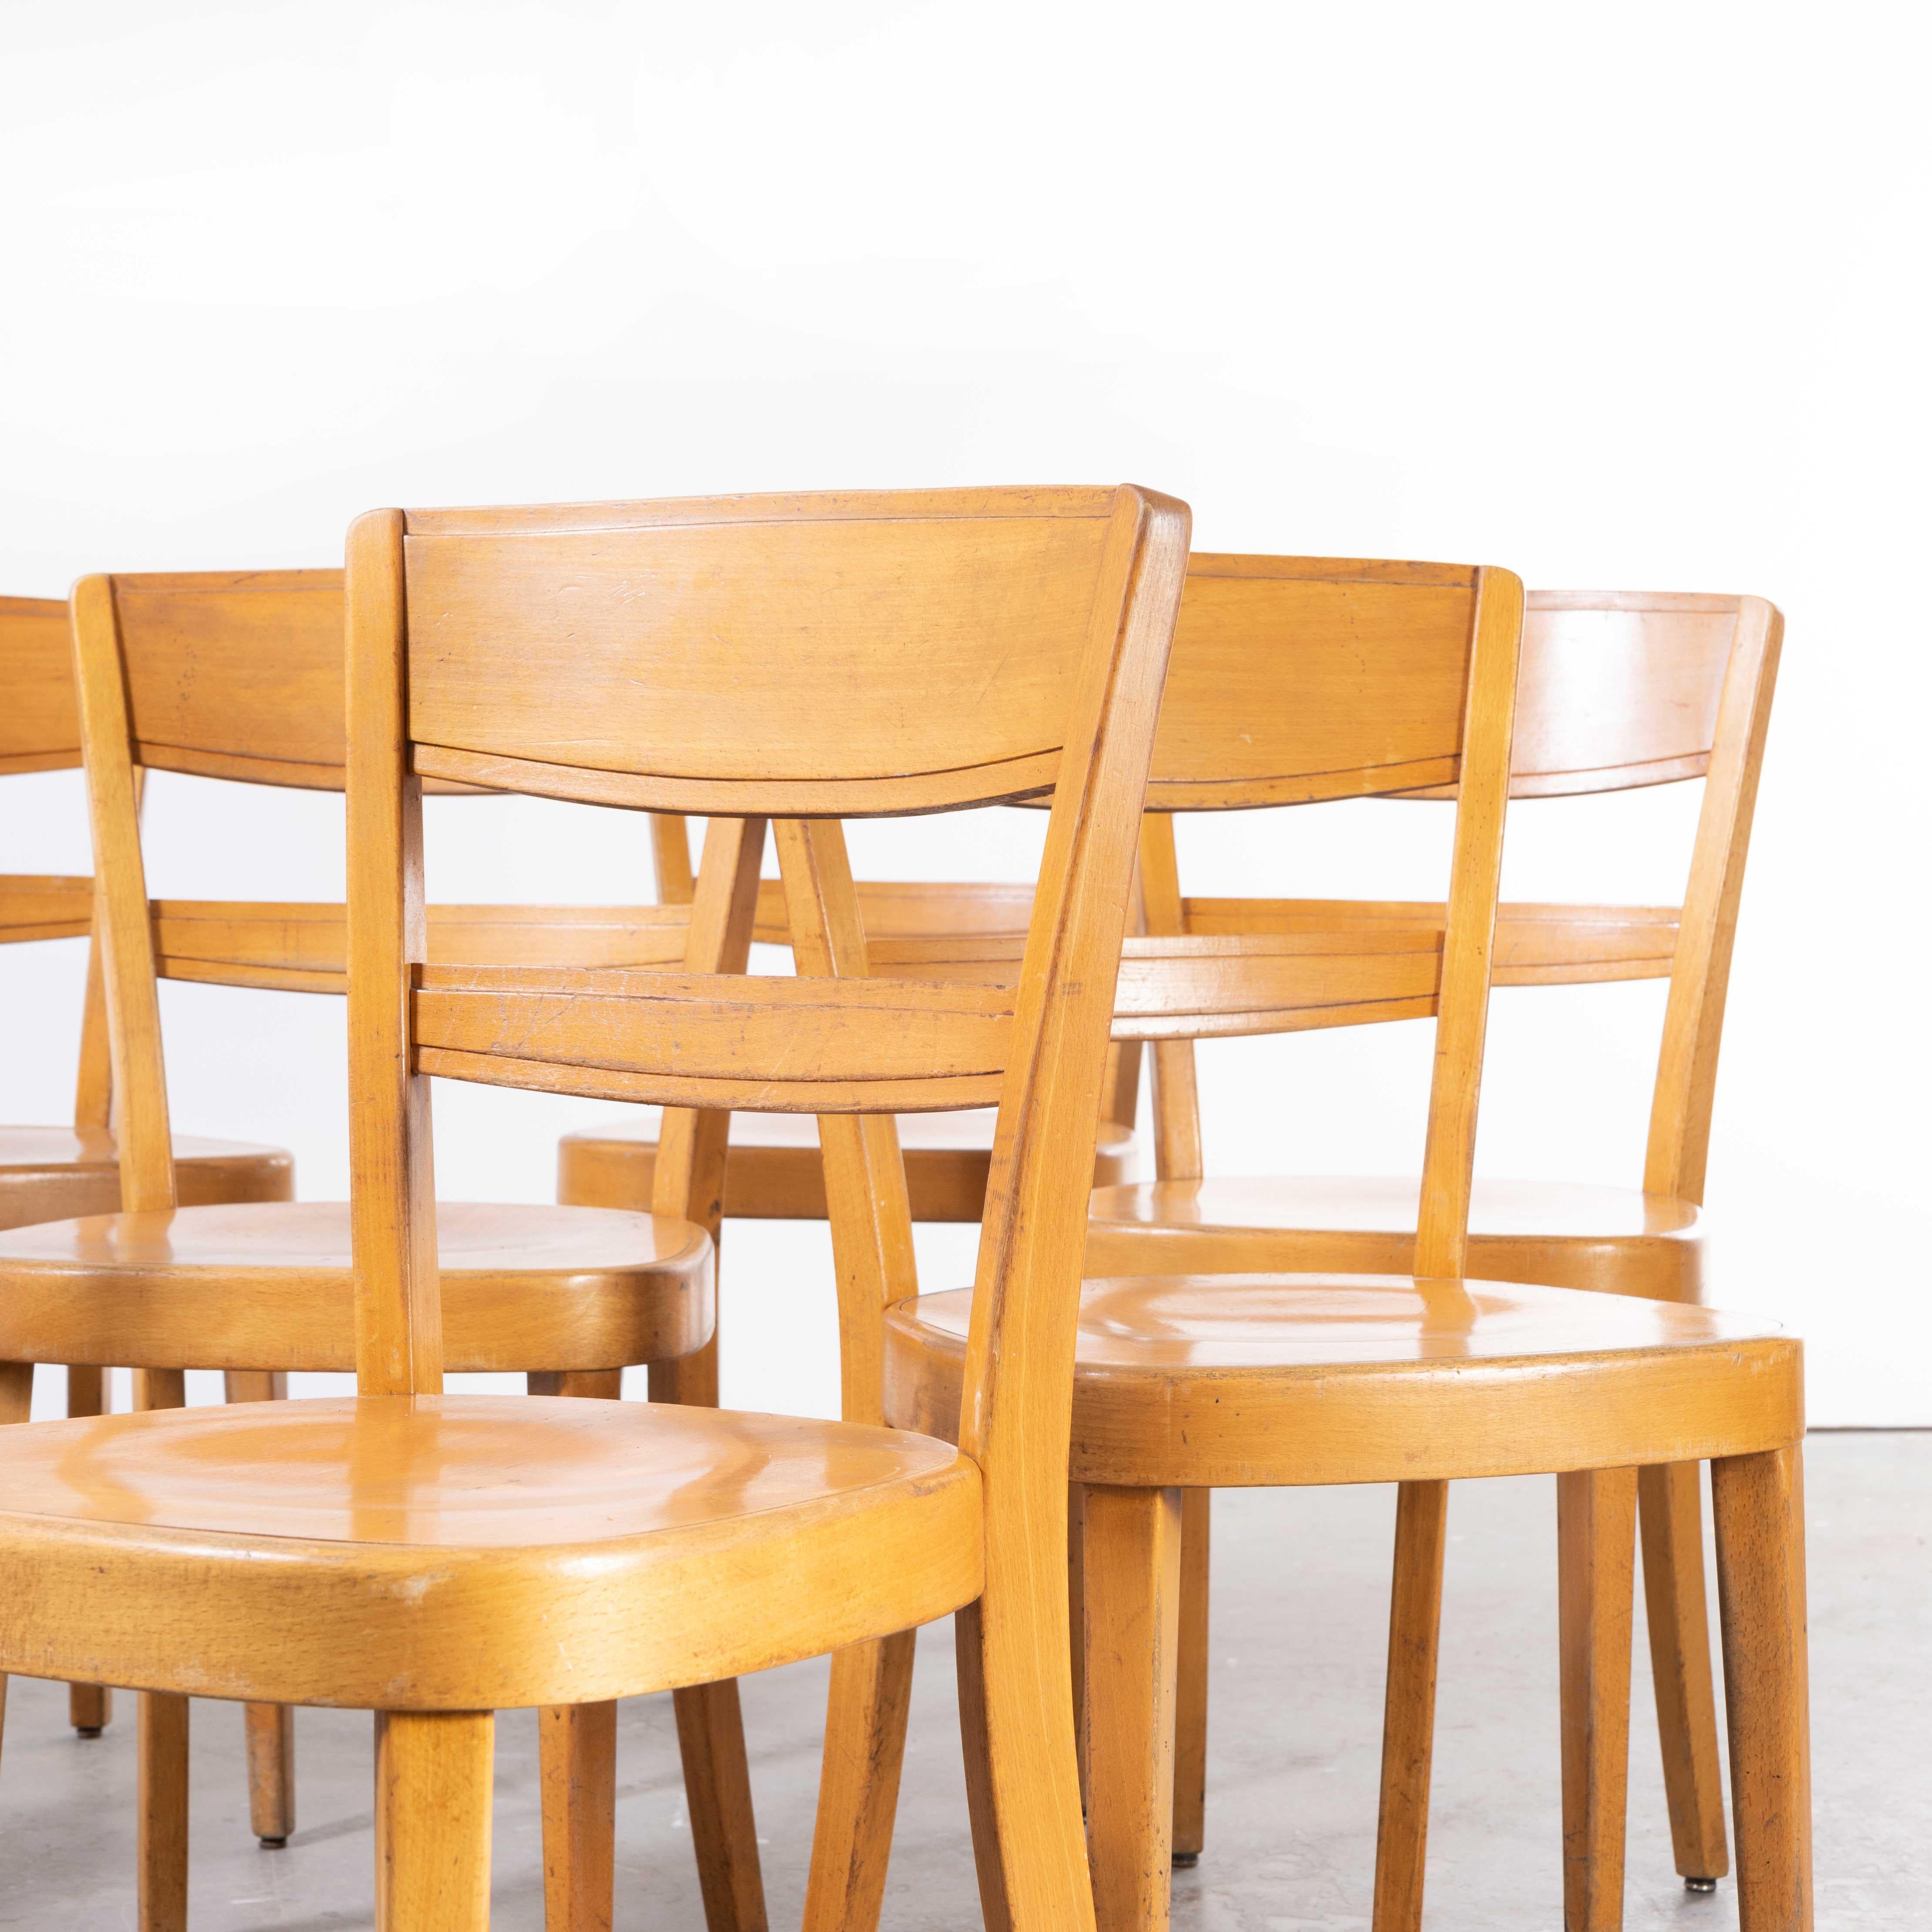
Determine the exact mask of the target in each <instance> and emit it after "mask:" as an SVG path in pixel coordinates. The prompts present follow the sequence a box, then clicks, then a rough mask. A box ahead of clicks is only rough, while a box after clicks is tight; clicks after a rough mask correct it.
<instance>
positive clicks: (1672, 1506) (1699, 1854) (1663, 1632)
mask: <svg viewBox="0 0 1932 1932" xmlns="http://www.w3.org/2000/svg"><path fill="white" fill-rule="evenodd" d="M1701 1474H1702V1472H1701V1470H1700V1466H1699V1465H1698V1464H1697V1463H1658V1464H1656V1465H1655V1466H1652V1467H1651V1468H1649V1469H1643V1470H1640V1472H1638V1475H1637V1508H1638V1513H1639V1517H1640V1520H1641V1522H1642V1523H1643V1601H1644V1608H1645V1610H1646V1613H1647V1614H1648V1616H1649V1622H1650V1664H1651V1676H1652V1679H1653V1681H1654V1682H1655V1684H1656V1686H1657V1730H1658V1738H1659V1740H1660V1742H1661V1743H1662V1745H1663V1747H1664V1794H1665V1796H1666V1797H1667V1799H1668V1800H1669V1802H1670V1839H1671V1844H1672V1846H1673V1849H1674V1850H1675V1852H1676V1858H1677V1870H1678V1872H1679V1875H1680V1876H1682V1879H1683V1880H1684V1882H1685V1885H1686V1886H1688V1888H1689V1889H1690V1890H1691V1891H1715V1890H1716V1889H1717V1885H1718V1879H1721V1878H1722V1877H1723V1876H1724V1874H1725V1873H1727V1872H1728V1871H1729V1870H1730V1868H1731V1859H1730V1849H1729V1847H1728V1846H1727V1843H1726V1836H1725V1831H1724V1774H1723V1772H1722V1771H1721V1769H1720V1768H1719V1766H1720V1759H1721V1754H1720V1753H1719V1751H1718V1700H1717V1694H1716V1691H1715V1687H1714V1686H1713V1685H1712V1679H1711V1619H1710V1612H1709V1607H1708V1606H1707V1604H1706V1601H1705V1595H1704V1521H1703V1508H1702V1507H1701V1499H1700V1496H1699V1493H1698V1485H1699V1483H1700V1479H1701Z"/></svg>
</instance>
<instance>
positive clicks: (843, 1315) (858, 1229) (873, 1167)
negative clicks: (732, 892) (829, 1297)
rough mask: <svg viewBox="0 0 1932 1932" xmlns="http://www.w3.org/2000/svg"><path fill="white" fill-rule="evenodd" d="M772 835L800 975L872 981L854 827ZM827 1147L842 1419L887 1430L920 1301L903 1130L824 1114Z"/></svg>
mask: <svg viewBox="0 0 1932 1932" xmlns="http://www.w3.org/2000/svg"><path fill="white" fill-rule="evenodd" d="M772 830H773V834H774V836H775V840H776V842H777V845H778V870H779V876H780V877H781V880H783V882H784V895H785V913H786V919H787V925H788V926H789V928H790V934H791V947H792V956H793V962H794V965H795V968H796V971H797V972H798V973H799V974H800V975H801V976H802V977H808V978H817V979H832V978H839V979H864V978H865V977H868V968H867V965H866V958H865V922H864V919H863V916H862V914H861V913H860V910H859V895H858V893H857V892H856V889H855V888H854V887H853V883H852V865H851V860H850V856H848V854H847V850H846V847H845V829H844V826H842V825H841V823H839V822H838V820H837V819H835V818H818V819H799V818H784V819H780V820H778V821H777V823H775V826H773V828H772ZM818 1142H819V1148H820V1158H821V1159H822V1160H823V1164H824V1169H825V1199H826V1210H827V1214H826V1218H827V1220H829V1222H830V1223H831V1228H832V1263H833V1266H834V1268H835V1270H836V1272H837V1275H838V1365H839V1383H840V1392H841V1394H840V1409H839V1413H840V1414H841V1415H842V1416H843V1417H844V1419H845V1420H846V1421H847V1422H871V1423H882V1422H883V1421H884V1420H885V1389H884V1373H885V1345H886V1331H885V1317H886V1310H887V1309H888V1308H889V1307H891V1306H892V1304H893V1303H894V1302H895V1301H904V1300H906V1299H907V1298H908V1297H910V1296H911V1295H916V1294H917V1293H918V1292H919V1274H918V1267H917V1264H916V1262H915V1260H914V1259H913V1241H912V1207H911V1204H910V1201H909V1200H908V1199H907V1193H906V1178H905V1163H904V1161H903V1160H902V1159H901V1157H900V1154H899V1140H898V1125H897V1124H896V1122H895V1120H894V1118H893V1117H892V1115H890V1114H856V1115H855V1114H821V1115H820V1116H819V1117H818Z"/></svg>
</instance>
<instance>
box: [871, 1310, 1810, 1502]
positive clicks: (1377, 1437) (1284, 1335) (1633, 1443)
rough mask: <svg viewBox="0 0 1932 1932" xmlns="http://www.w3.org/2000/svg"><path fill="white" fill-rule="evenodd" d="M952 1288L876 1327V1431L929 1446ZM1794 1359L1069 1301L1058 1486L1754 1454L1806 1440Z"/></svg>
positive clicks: (1682, 1331)
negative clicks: (896, 1427)
mask: <svg viewBox="0 0 1932 1932" xmlns="http://www.w3.org/2000/svg"><path fill="white" fill-rule="evenodd" d="M971 1309H972V1292H971V1290H970V1289H961V1290H957V1291H956V1292H952V1293H950V1294H943V1295H920V1296H918V1297H916V1298H914V1299H913V1300H911V1301H904V1302H901V1303H900V1304H898V1306H897V1307H895V1308H893V1309H892V1310H889V1312H888V1314H887V1317H886V1417H887V1419H888V1420H889V1421H893V1422H895V1423H898V1424H901V1426H903V1427H910V1428H916V1429H927V1430H932V1432H933V1433H935V1434H938V1433H947V1432H948V1431H949V1430H951V1429H952V1428H953V1427H956V1424H955V1423H954V1422H953V1421H949V1418H956V1417H957V1416H958V1415H959V1387H960V1375H961V1370H962V1367H963V1364H964V1361H965V1344H966V1331H967V1325H968V1320H969V1319H970V1316H971ZM1076 1363H1077V1366H1076V1372H1075V1381H1074V1396H1073V1452H1072V1463H1071V1472H1072V1474H1073V1476H1074V1477H1075V1478H1076V1479H1077V1480H1079V1481H1084V1482H1089V1483H1110V1484H1121V1485H1124V1486H1125V1487H1131V1488H1165V1487H1169V1486H1178V1487H1202V1488H1219V1487H1231V1488H1232V1487H1241V1486H1244V1485H1247V1484H1292V1483H1349V1482H1356V1483H1363V1482H1394V1481H1409V1480H1414V1481H1428V1480H1433V1479H1448V1478H1457V1477H1464V1476H1502V1475H1521V1474H1524V1473H1527V1472H1544V1471H1551V1470H1562V1469H1609V1468H1617V1467H1621V1466H1625V1465H1629V1464H1634V1463H1636V1464H1640V1463H1682V1462H1692V1461H1699V1460H1703V1459H1705V1458H1706V1457H1714V1456H1733V1455H1745V1454H1754V1453H1756V1452H1757V1451H1760V1450H1764V1449H1770V1448H1783V1447H1784V1446H1785V1445H1787V1444H1789V1443H1791V1442H1796V1441H1797V1440H1798V1439H1799V1436H1800V1435H1802V1433H1803V1430H1804V1426H1805V1423H1804V1398H1803V1387H1802V1349H1801V1346H1800V1345H1799V1343H1798V1342H1797V1341H1796V1340H1793V1338H1792V1337H1789V1336H1787V1335H1786V1334H1784V1333H1783V1332H1782V1331H1781V1330H1779V1329H1778V1328H1775V1327H1773V1326H1772V1325H1769V1324H1768V1323H1766V1322H1760V1321H1756V1320H1753V1319H1747V1318H1744V1317H1741V1316H1732V1315H1724V1314H1720V1313H1718V1312H1717V1311H1716V1310H1712V1309H1706V1308H1699V1307H1685V1306H1683V1305H1681V1304H1675V1303H1667V1302H1653V1301H1639V1300H1637V1299H1636V1298H1634V1297H1631V1296H1628V1295H1596V1294H1592V1293H1590V1292H1588V1291H1586V1290H1578V1289H1563V1288H1538V1287H1531V1286H1523V1285H1521V1284H1519V1283H1504V1282H1493V1281H1480V1280H1473V1279H1472V1280H1467V1281H1430V1280H1415V1279H1414V1278H1412V1277H1409V1276H1406V1275H1380V1276H1372V1275H1340V1274H1337V1275H1318V1274H1304V1275H1280V1274H1254V1275H1206V1276H1192V1277H1188V1276H1179V1277H1169V1276H1161V1277H1135V1278H1128V1279H1125V1280H1103V1281H1090V1282H1088V1283H1086V1285H1085V1286H1084V1287H1083V1289H1082V1291H1081V1300H1080V1323H1079V1343H1078V1349H1077V1356H1076Z"/></svg>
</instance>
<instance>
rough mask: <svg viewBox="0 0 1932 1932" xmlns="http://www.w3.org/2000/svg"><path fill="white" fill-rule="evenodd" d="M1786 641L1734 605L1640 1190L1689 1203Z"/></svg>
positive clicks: (1698, 1190)
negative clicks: (1734, 626)
mask: <svg viewBox="0 0 1932 1932" xmlns="http://www.w3.org/2000/svg"><path fill="white" fill-rule="evenodd" d="M1783 643H1784V615H1783V613H1781V611H1780V610H1778V608H1777V607H1776V606H1775V605H1774V604H1769V603H1767V602H1766V601H1765V600H1764V599H1763V598H1761V597H1745V598H1739V603H1738V619H1737V629H1736V634H1735V635H1734V637H1733V643H1732V647H1731V651H1730V657H1729V659H1728V661H1727V664H1726V666H1725V670H1724V690H1723V694H1722V696H1721V697H1720V699H1719V700H1718V723H1717V730H1716V733H1715V740H1714V742H1713V744H1712V749H1711V754H1710V764H1709V770H1708V772H1707V775H1706V779H1705V785H1704V799H1703V807H1702V809H1701V810H1700V813H1699V815H1698V820H1697V843H1696V844H1695V846H1694V848H1693V851H1692V856H1691V877H1690V882H1689V884H1688V888H1687V889H1686V891H1685V897H1684V907H1683V911H1682V914H1681V916H1680V917H1679V922H1678V931H1677V946H1676V953H1675V955H1674V956H1673V960H1672V963H1671V973H1670V998H1669V1001H1668V1004H1667V1005H1666V1007H1665V1009H1664V1037H1663V1040H1662V1043H1661V1046H1660V1047H1659V1049H1658V1068H1657V1085H1656V1087H1655V1090H1654V1091H1653V1094H1652V1103H1651V1115H1650V1136H1649V1145H1648V1146H1647V1148H1646V1151H1645V1157H1644V1179H1643V1185H1644V1191H1645V1192H1646V1193H1650V1194H1667V1195H1670V1196H1674V1197H1675V1198H1676V1199H1679V1200H1681V1201H1688V1202H1692V1203H1694V1204H1699V1205H1701V1204H1702V1202H1703V1199H1704V1175H1705V1166H1706V1161H1707V1160H1708V1157H1709V1152H1710V1141H1711V1112H1712V1105H1713V1103H1714V1100H1715V1094H1716V1089H1717V1079H1718V1046H1719V1042H1720V1039H1721V1035H1722V1033H1723V1031H1724V1001H1725V997H1726V995H1727V992H1728V990H1729V988H1730V974H1731V953H1732V949H1733V945H1734V944H1735V942H1736V935H1737V922H1738V906H1739V900H1740V898H1741V897H1742V893H1743V890H1744V875H1745V859H1746V857H1747V856H1748V853H1749V850H1750V846H1751V820H1752V817H1753V814H1754V812H1755V811H1756V808H1757V788H1758V778H1759V775H1760V772H1761V770H1762V769H1763V763H1764V747H1765V739H1766V733H1767V732H1768V731H1769V728H1770V724H1771V701H1772V692H1773V690H1774V688H1775V685H1776V684H1777V682H1778V656H1779V653H1780V651H1781V648H1782V646H1783Z"/></svg>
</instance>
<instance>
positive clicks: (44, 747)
mask: <svg viewBox="0 0 1932 1932" xmlns="http://www.w3.org/2000/svg"><path fill="white" fill-rule="evenodd" d="M0 664H4V665H5V670H4V671H0V679H4V680H5V688H6V693H7V702H6V703H5V704H0V773H4V772H48V771H59V770H62V769H69V768H71V767H72V766H75V765H77V764H79V763H80V717H79V715H77V712H76V711H75V709H74V647H73V645H72V643H71V640H70V637H69V634H68V617H67V606H66V604H64V603H62V602H60V601H58V600H57V599H55V598H47V597H0ZM63 883H66V882H65V881H64V882H63ZM83 916H84V915H83Z"/></svg>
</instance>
